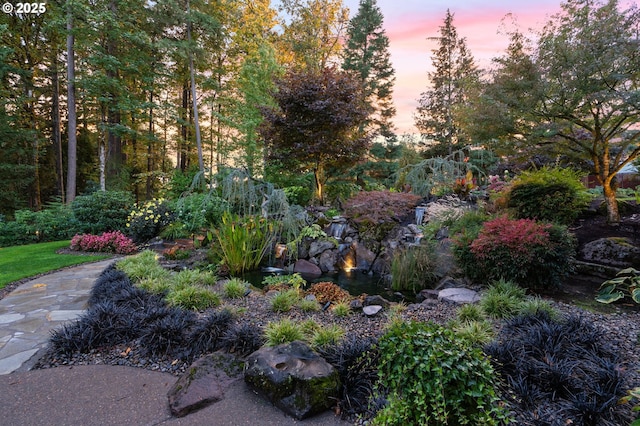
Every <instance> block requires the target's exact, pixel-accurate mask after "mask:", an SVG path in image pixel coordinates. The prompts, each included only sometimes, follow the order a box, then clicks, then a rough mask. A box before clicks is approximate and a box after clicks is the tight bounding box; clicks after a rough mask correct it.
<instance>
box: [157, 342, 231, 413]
mask: <svg viewBox="0 0 640 426" xmlns="http://www.w3.org/2000/svg"><path fill="white" fill-rule="evenodd" d="M242 367H243V363H242V362H240V361H238V360H237V359H236V358H235V357H233V356H231V355H228V354H222V353H215V354H210V355H206V356H203V357H202V358H200V359H198V360H196V361H195V362H194V363H193V364H191V366H190V367H189V369H188V370H187V371H186V372H185V373H184V374H183V375H182V376H181V377H180V378H179V379H178V381H177V382H176V383H175V384H174V385H173V386H172V387H171V389H170V390H169V393H168V398H169V408H170V409H171V414H173V415H174V416H176V417H183V416H186V415H187V414H189V413H192V412H194V411H197V410H199V409H201V408H204V407H207V406H209V405H211V404H213V403H215V402H218V401H220V400H222V399H223V398H224V394H225V390H226V389H227V388H228V387H229V386H231V385H232V384H233V383H235V382H237V381H240V380H242V375H241V372H242Z"/></svg>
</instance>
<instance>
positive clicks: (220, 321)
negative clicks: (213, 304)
mask: <svg viewBox="0 0 640 426" xmlns="http://www.w3.org/2000/svg"><path fill="white" fill-rule="evenodd" d="M232 321H233V315H232V314H231V312H230V311H228V310H226V309H223V310H221V311H213V312H210V313H208V314H207V315H205V316H204V317H202V318H200V319H198V320H197V321H196V323H195V325H194V326H193V328H192V329H191V330H190V331H189V333H188V336H187V341H188V342H189V349H190V350H191V357H197V356H200V355H202V354H206V353H210V352H214V351H216V350H217V349H219V348H220V347H221V346H222V345H221V338H222V336H223V335H224V333H226V332H227V330H229V327H230V326H231V323H232Z"/></svg>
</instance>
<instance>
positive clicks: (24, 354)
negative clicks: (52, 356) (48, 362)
mask: <svg viewBox="0 0 640 426" xmlns="http://www.w3.org/2000/svg"><path fill="white" fill-rule="evenodd" d="M112 262H114V260H113V259H109V260H103V261H100V262H96V263H86V264H83V265H79V266H75V267H72V268H67V269H63V270H61V271H58V272H54V273H52V274H49V275H45V276H43V277H40V278H37V279H34V280H31V281H28V282H26V283H24V284H22V285H20V286H19V287H18V288H16V289H15V290H14V291H12V292H11V293H9V294H8V295H7V296H6V297H5V298H4V299H2V300H0V375H2V374H9V373H11V372H12V371H16V370H18V369H19V368H20V367H22V366H23V365H24V364H26V363H28V362H29V360H30V359H31V358H32V357H33V356H34V355H35V354H36V353H37V352H38V351H39V350H41V349H43V348H44V347H45V346H46V345H47V342H48V340H49V337H50V336H51V334H50V333H51V330H53V329H55V328H57V327H58V326H60V325H61V324H62V323H63V322H65V321H69V320H72V319H74V318H76V317H78V316H79V315H80V314H81V313H82V312H83V310H84V309H86V304H87V300H88V299H89V292H90V291H91V287H92V286H93V283H94V281H95V280H96V278H97V277H98V276H99V275H100V273H101V272H102V271H103V270H104V268H106V267H107V266H108V265H109V264H111V263H112Z"/></svg>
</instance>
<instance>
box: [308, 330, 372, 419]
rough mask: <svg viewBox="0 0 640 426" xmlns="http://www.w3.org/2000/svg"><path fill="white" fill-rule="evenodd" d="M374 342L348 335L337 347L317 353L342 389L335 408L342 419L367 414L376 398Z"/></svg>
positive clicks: (328, 346)
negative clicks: (331, 370)
mask: <svg viewBox="0 0 640 426" xmlns="http://www.w3.org/2000/svg"><path fill="white" fill-rule="evenodd" d="M376 342H377V339H375V338H366V339H362V338H359V337H358V336H354V335H351V336H349V337H347V338H346V339H343V340H342V341H341V342H340V343H338V344H335V345H327V346H324V347H322V348H321V349H319V350H318V353H319V354H320V355H321V356H322V357H323V358H324V359H325V360H326V361H327V362H328V363H329V364H331V365H332V366H333V367H334V368H335V369H336V370H337V371H338V374H339V375H340V381H341V383H342V389H341V398H340V401H339V405H340V409H341V412H342V414H343V415H346V416H354V415H358V414H371V411H372V405H371V402H372V400H373V399H374V397H375V395H376V383H377V382H378V359H379V353H378V351H377V350H376V346H375V345H376ZM373 410H375V409H373Z"/></svg>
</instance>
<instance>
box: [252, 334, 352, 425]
mask: <svg viewBox="0 0 640 426" xmlns="http://www.w3.org/2000/svg"><path fill="white" fill-rule="evenodd" d="M244 379H245V382H246V383H247V384H248V385H249V386H251V387H252V388H253V389H255V390H256V391H257V392H258V393H260V394H261V395H262V396H264V397H265V398H266V399H268V400H269V401H271V402H272V403H273V404H274V405H275V406H276V407H278V408H280V409H281V410H282V411H284V412H285V413H287V414H289V415H291V416H292V417H295V418H296V419H298V420H302V419H304V418H307V417H310V416H313V415H314V414H318V413H321V412H322V411H325V410H327V409H329V408H331V406H332V405H333V403H334V402H335V401H336V400H337V398H338V396H339V395H338V394H339V389H340V378H339V376H338V372H337V371H336V370H335V369H334V368H333V366H331V364H329V363H328V362H326V361H325V360H324V359H323V358H322V357H320V356H319V355H318V354H317V353H315V352H314V351H313V350H311V348H310V347H309V346H307V344H305V343H304V342H300V341H295V342H292V343H288V344H283V345H279V346H275V347H264V348H262V349H260V350H258V351H256V352H254V353H253V354H251V355H249V357H248V358H247V361H246V364H245V375H244Z"/></svg>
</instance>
